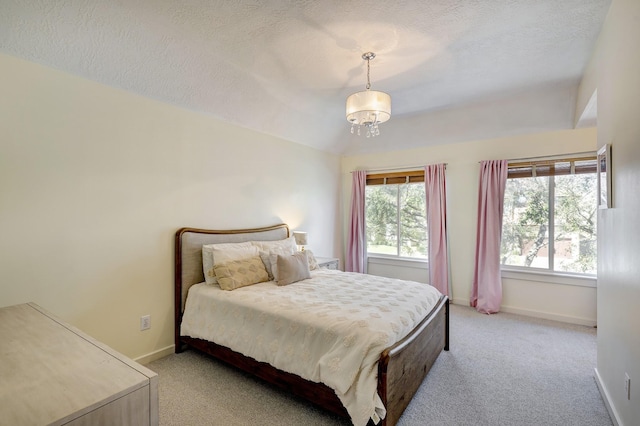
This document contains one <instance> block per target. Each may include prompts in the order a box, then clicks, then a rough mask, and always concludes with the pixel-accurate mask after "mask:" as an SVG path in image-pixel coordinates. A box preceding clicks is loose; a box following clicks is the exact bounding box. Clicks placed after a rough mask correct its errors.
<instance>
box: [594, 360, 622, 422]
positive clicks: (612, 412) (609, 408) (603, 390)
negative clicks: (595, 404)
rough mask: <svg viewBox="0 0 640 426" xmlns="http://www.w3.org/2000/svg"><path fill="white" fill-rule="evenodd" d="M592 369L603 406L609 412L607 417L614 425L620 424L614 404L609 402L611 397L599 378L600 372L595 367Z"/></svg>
mask: <svg viewBox="0 0 640 426" xmlns="http://www.w3.org/2000/svg"><path fill="white" fill-rule="evenodd" d="M594 371H595V376H594V377H595V379H596V385H598V390H599V391H600V395H601V396H602V399H603V400H604V405H605V407H607V411H608V412H609V417H611V421H612V422H613V424H614V426H620V425H621V424H622V422H620V417H618V412H617V411H616V409H615V407H614V405H613V404H612V403H611V397H610V396H609V392H607V387H606V386H605V385H604V383H603V382H602V379H601V378H600V373H598V369H597V368H595V369H594Z"/></svg>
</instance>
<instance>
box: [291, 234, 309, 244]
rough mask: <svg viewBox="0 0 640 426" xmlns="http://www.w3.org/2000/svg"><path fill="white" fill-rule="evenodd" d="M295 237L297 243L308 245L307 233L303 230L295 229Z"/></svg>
mask: <svg viewBox="0 0 640 426" xmlns="http://www.w3.org/2000/svg"><path fill="white" fill-rule="evenodd" d="M293 238H295V240H296V244H297V245H299V246H306V245H307V233H306V232H302V231H294V232H293Z"/></svg>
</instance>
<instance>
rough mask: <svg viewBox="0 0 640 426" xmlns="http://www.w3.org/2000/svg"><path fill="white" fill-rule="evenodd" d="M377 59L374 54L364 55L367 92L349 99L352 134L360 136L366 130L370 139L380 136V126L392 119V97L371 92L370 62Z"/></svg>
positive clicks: (348, 117) (348, 107) (348, 106)
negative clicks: (362, 130)
mask: <svg viewBox="0 0 640 426" xmlns="http://www.w3.org/2000/svg"><path fill="white" fill-rule="evenodd" d="M375 57H376V54H375V53H373V52H367V53H364V54H363V55H362V59H364V60H365V61H367V86H366V88H367V90H363V91H362V92H356V93H354V94H352V95H350V96H349V97H348V98H347V121H348V122H349V123H351V133H357V134H358V136H359V135H360V133H361V129H362V128H364V130H366V135H367V137H368V138H370V137H375V136H378V135H379V134H380V129H378V124H380V123H384V122H385V121H387V120H388V119H389V118H391V96H389V95H388V94H386V93H384V92H378V91H375V90H371V81H370V78H369V72H370V61H371V60H372V59H373V58H375Z"/></svg>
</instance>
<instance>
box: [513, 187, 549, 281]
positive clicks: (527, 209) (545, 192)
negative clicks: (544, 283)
mask: <svg viewBox="0 0 640 426" xmlns="http://www.w3.org/2000/svg"><path fill="white" fill-rule="evenodd" d="M501 263H502V264H503V265H511V266H524V267H534V268H546V269H548V268H549V178H548V177H531V178H521V179H507V185H506V188H505V195H504V217H503V224H502V248H501Z"/></svg>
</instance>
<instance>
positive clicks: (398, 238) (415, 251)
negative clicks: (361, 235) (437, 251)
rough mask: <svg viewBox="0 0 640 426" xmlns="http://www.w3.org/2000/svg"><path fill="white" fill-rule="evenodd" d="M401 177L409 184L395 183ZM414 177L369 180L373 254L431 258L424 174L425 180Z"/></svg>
mask: <svg viewBox="0 0 640 426" xmlns="http://www.w3.org/2000/svg"><path fill="white" fill-rule="evenodd" d="M388 176H390V175H388ZM398 180H402V181H404V182H405V183H392V182H397V181H398ZM411 180H414V181H415V180H417V178H411V179H409V178H408V177H405V176H402V178H398V179H396V180H393V179H391V178H388V179H387V178H380V179H379V180H378V181H375V180H374V179H373V178H372V179H367V182H368V184H367V187H366V191H365V196H366V199H365V223H366V239H367V252H368V253H369V254H380V255H387V256H396V257H409V258H416V259H426V258H427V213H426V199H425V187H424V174H423V175H422V180H423V181H422V182H411ZM376 182H378V183H379V184H376ZM385 183H386V184H385Z"/></svg>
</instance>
